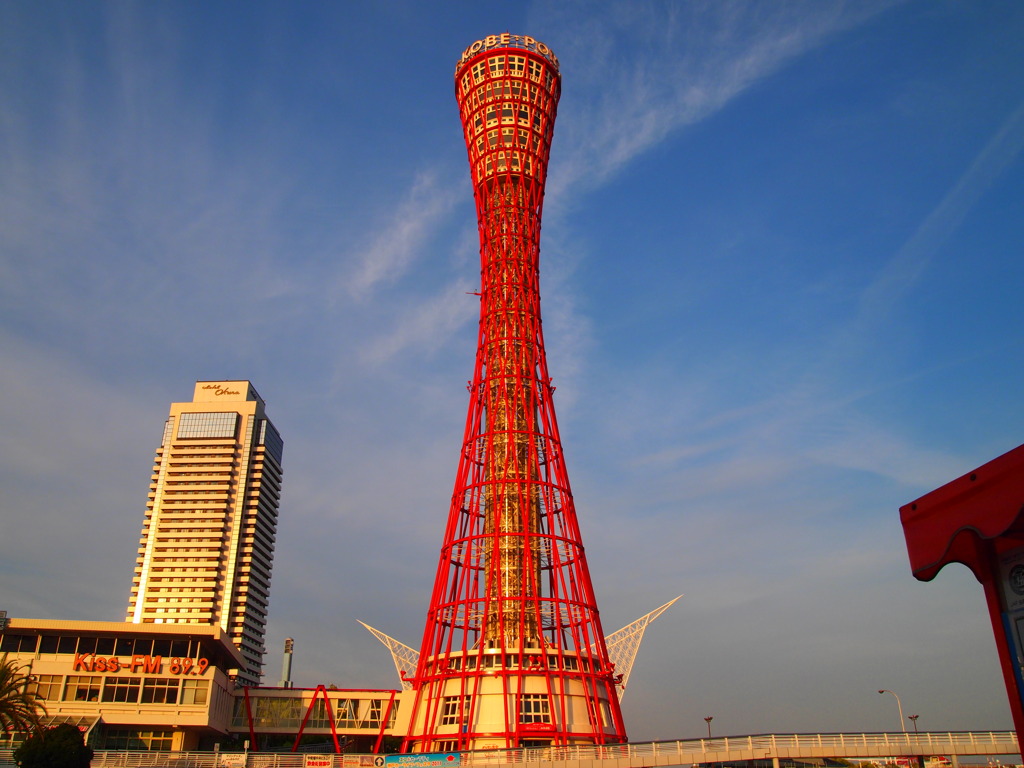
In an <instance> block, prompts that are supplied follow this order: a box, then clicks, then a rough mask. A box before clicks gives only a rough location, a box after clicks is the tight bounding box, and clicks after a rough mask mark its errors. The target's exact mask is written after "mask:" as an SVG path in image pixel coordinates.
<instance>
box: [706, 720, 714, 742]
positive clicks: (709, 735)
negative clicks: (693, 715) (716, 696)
mask: <svg viewBox="0 0 1024 768" xmlns="http://www.w3.org/2000/svg"><path fill="white" fill-rule="evenodd" d="M714 719H715V717H714V715H708V716H707V717H705V718H704V722H705V723H707V724H708V738H709V739H710V738H711V721H712V720H714Z"/></svg>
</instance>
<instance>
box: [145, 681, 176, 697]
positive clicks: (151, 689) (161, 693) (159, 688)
mask: <svg viewBox="0 0 1024 768" xmlns="http://www.w3.org/2000/svg"><path fill="white" fill-rule="evenodd" d="M142 703H143V704H177V703H178V681H177V680H175V679H174V678H173V677H154V678H151V679H149V680H145V681H144V682H143V686H142Z"/></svg>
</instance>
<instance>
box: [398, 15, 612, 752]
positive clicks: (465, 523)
mask: <svg viewBox="0 0 1024 768" xmlns="http://www.w3.org/2000/svg"><path fill="white" fill-rule="evenodd" d="M560 90H561V77H560V75H559V72H558V59H557V58H556V57H555V55H554V54H553V53H552V52H551V50H550V49H549V48H548V47H547V46H546V45H544V44H543V43H541V42H539V41H537V40H534V39H533V38H531V37H525V36H519V35H510V34H507V33H506V34H503V35H493V36H490V37H487V38H484V39H483V40H478V41H476V42H475V43H473V45H471V46H470V47H469V48H467V49H466V51H465V52H464V53H463V54H462V58H461V59H460V61H459V62H458V65H457V67H456V71H455V92H456V98H457V99H458V103H459V110H460V112H461V116H462V126H463V132H464V134H465V139H466V146H467V148H468V150H469V165H470V170H471V173H472V179H473V195H474V198H475V200H476V209H477V221H478V226H479V230H480V260H481V274H482V287H481V293H480V331H479V336H478V344H477V354H476V366H475V368H474V371H473V380H472V382H471V383H470V385H469V415H468V417H467V420H466V431H465V438H464V441H463V444H462V452H461V455H460V457H459V468H458V476H457V477H456V480H455V490H454V492H453V494H452V502H451V509H450V511H449V514H448V525H447V528H446V530H445V537H444V543H443V545H442V547H441V558H440V563H439V565H438V569H437V577H436V580H435V582H434V590H433V594H432V596H431V602H430V609H429V611H428V614H427V623H426V628H425V630H424V633H423V644H422V646H421V650H420V655H419V662H418V666H417V668H416V673H415V677H414V678H413V679H412V685H413V689H414V690H415V699H414V704H413V711H412V712H411V713H410V717H411V720H410V727H409V731H408V735H407V736H406V739H405V743H404V745H403V751H409V752H439V751H452V750H463V749H486V748H490V747H499V748H507V747H527V746H546V745H570V744H609V743H619V742H624V741H625V740H626V731H625V726H624V725H623V722H622V714H621V710H620V708H619V698H618V693H617V690H616V683H617V678H618V676H617V673H616V671H615V669H614V667H613V665H612V664H611V662H610V661H609V658H608V650H607V647H606V645H605V640H604V633H603V631H602V628H601V621H600V618H599V616H598V610H597V604H596V601H595V599H594V590H593V587H592V585H591V581H590V573H589V570H588V568H587V561H586V557H585V555H584V551H583V543H582V540H581V537H580V531H579V526H578V524H577V520H576V511H575V508H574V506H573V498H572V492H571V491H570V488H569V477H568V474H567V473H566V468H565V460H564V458H563V454H562V443H561V440H560V438H559V434H558V425H557V423H556V421H555V409H554V406H553V404H552V400H551V395H552V393H553V392H554V387H553V386H552V385H551V379H550V377H549V376H548V368H547V361H546V359H545V354H544V339H543V335H542V333H541V319H540V293H539V288H538V281H539V262H538V258H539V253H540V222H541V210H542V208H543V202H544V180H545V178H546V176H547V166H548V154H549V150H550V147H551V136H552V132H553V128H554V121H555V111H556V107H557V104H558V97H559V93H560Z"/></svg>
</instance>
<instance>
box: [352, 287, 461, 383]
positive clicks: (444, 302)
mask: <svg viewBox="0 0 1024 768" xmlns="http://www.w3.org/2000/svg"><path fill="white" fill-rule="evenodd" d="M477 290H479V287H478V286H475V285H472V284H471V283H470V282H469V280H458V281H456V282H455V283H452V284H451V285H448V286H447V287H445V288H444V290H443V291H441V292H440V293H439V294H437V295H434V296H430V297H428V298H427V299H426V300H424V301H422V302H419V303H417V304H414V305H412V306H405V307H404V308H402V309H401V310H400V311H399V312H397V313H396V317H395V321H394V323H393V324H392V326H391V327H390V328H389V329H388V331H387V332H385V333H384V334H382V335H377V336H374V337H373V339H372V343H370V344H368V345H366V346H365V347H364V348H363V350H362V355H361V357H362V360H363V361H364V362H366V363H371V364H374V365H380V364H382V363H384V362H385V361H387V360H391V359H393V358H394V357H396V356H397V355H399V354H400V353H402V352H405V351H407V350H408V349H409V348H411V347H416V348H418V349H420V350H426V351H428V352H429V351H433V350H436V349H438V348H439V347H440V346H441V345H442V344H444V343H445V341H447V340H448V338H450V336H451V334H452V332H453V331H455V330H456V329H458V328H461V327H463V326H465V325H466V324H467V323H468V322H470V321H471V320H475V319H476V318H477V314H476V313H475V311H474V310H475V309H476V306H477V303H476V302H475V301H471V299H472V298H473V297H472V296H470V295H468V294H470V293H471V292H473V291H477Z"/></svg>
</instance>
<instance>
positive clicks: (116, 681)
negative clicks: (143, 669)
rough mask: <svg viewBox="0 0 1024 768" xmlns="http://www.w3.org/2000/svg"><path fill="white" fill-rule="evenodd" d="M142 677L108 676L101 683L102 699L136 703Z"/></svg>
mask: <svg viewBox="0 0 1024 768" xmlns="http://www.w3.org/2000/svg"><path fill="white" fill-rule="evenodd" d="M141 683H142V679H141V678H138V677H108V678H107V680H106V682H105V683H104V684H103V700H104V701H115V702H131V703H132V704H134V703H136V702H137V701H138V700H139V690H140V688H141V687H142V686H141Z"/></svg>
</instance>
